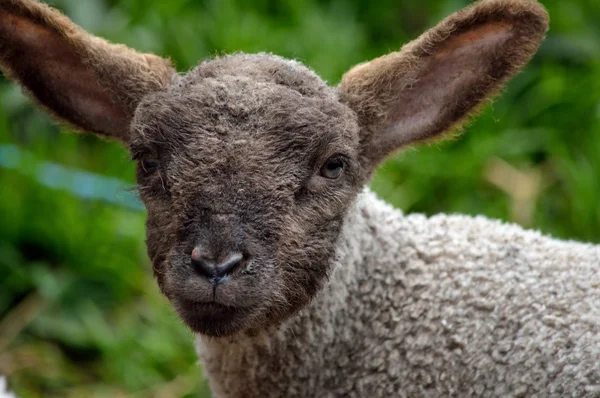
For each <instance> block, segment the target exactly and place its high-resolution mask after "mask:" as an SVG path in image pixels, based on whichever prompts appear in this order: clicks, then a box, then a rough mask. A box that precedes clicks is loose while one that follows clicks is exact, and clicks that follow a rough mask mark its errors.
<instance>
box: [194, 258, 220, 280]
mask: <svg viewBox="0 0 600 398" xmlns="http://www.w3.org/2000/svg"><path fill="white" fill-rule="evenodd" d="M192 268H194V270H195V271H196V273H198V274H199V275H202V276H205V277H207V278H211V277H214V276H215V267H214V266H213V265H212V264H211V263H210V262H208V261H206V260H204V259H203V258H201V257H194V256H192Z"/></svg>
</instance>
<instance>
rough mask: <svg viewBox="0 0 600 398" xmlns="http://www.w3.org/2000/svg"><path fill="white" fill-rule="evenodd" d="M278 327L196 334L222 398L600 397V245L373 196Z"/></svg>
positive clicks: (364, 198) (366, 197)
mask: <svg viewBox="0 0 600 398" xmlns="http://www.w3.org/2000/svg"><path fill="white" fill-rule="evenodd" d="M338 254H339V255H338V261H337V265H336V268H335V271H334V273H333V275H331V278H330V281H329V284H328V285H327V287H326V288H325V289H324V290H323V291H322V292H321V293H320V294H319V296H318V297H317V298H316V299H315V300H314V301H313V303H312V304H311V305H310V307H308V308H306V309H304V310H302V311H301V312H300V313H299V314H297V316H295V317H294V318H292V319H291V320H289V321H288V322H287V323H286V324H285V325H284V326H282V327H280V328H279V329H278V330H271V331H267V332H264V333H263V334H261V335H259V336H236V337H232V338H230V339H209V338H206V337H198V340H197V348H198V352H199V354H200V357H201V358H202V360H203V362H204V363H205V371H206V373H207V376H209V377H210V379H211V386H212V388H213V390H214V392H215V393H216V396H217V397H220V398H230V397H391V396H395V397H396V396H398V397H448V396H456V397H468V396H472V397H498V396H514V397H536V396H537V397H596V396H600V273H599V272H598V270H599V269H600V247H598V246H594V245H589V244H581V243H576V242H567V241H559V240H555V239H552V238H549V237H545V236H543V235H541V234H540V233H538V232H534V231H526V230H523V229H522V228H520V227H518V226H516V225H510V224H504V223H501V222H499V221H493V220H489V219H486V218H484V217H475V218H473V217H468V216H462V215H436V216H434V217H431V218H427V217H425V216H423V215H418V214H414V215H403V214H402V213H401V212H400V211H398V210H395V209H393V208H392V207H391V206H390V205H388V204H386V203H384V202H382V201H381V200H379V199H377V198H376V197H375V195H374V194H373V193H370V192H368V191H367V192H365V193H364V194H362V195H361V196H360V197H359V199H358V201H357V203H356V205H355V207H354V208H353V210H352V211H351V212H350V214H349V215H348V217H347V218H346V221H345V226H344V233H343V235H342V237H341V238H340V240H339V242H338Z"/></svg>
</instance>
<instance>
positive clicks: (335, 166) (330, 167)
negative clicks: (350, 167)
mask: <svg viewBox="0 0 600 398" xmlns="http://www.w3.org/2000/svg"><path fill="white" fill-rule="evenodd" d="M343 171H344V160H343V159H342V158H341V157H339V156H332V157H330V158H329V159H328V160H327V162H325V164H324V165H323V166H322V167H321V176H323V177H325V178H329V179H330V180H337V179H338V178H340V176H341V175H342V172H343Z"/></svg>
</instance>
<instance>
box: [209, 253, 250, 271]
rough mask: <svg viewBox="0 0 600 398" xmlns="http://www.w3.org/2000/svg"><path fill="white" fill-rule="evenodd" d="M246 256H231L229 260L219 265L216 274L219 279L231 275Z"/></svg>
mask: <svg viewBox="0 0 600 398" xmlns="http://www.w3.org/2000/svg"><path fill="white" fill-rule="evenodd" d="M243 258H244V256H243V255H242V254H241V253H234V254H231V255H230V256H229V257H227V259H226V260H225V261H224V262H222V263H221V264H219V265H217V267H216V268H217V270H216V274H217V276H218V277H222V276H225V275H227V274H229V273H231V272H232V271H233V270H234V268H235V267H236V266H237V265H238V264H239V263H241V262H242V259H243Z"/></svg>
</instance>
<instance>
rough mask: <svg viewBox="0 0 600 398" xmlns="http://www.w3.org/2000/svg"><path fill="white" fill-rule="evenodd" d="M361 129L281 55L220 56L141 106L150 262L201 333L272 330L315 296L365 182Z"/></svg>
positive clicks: (135, 147)
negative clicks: (249, 73) (259, 73)
mask: <svg viewBox="0 0 600 398" xmlns="http://www.w3.org/2000/svg"><path fill="white" fill-rule="evenodd" d="M244 70H264V71H265V73H264V76H257V75H256V74H254V75H253V76H247V75H245V74H244ZM358 130H359V129H358V124H357V122H356V118H355V116H353V113H352V112H351V111H350V109H348V108H347V107H346V106H344V105H343V104H341V103H340V102H339V101H338V100H337V98H336V93H335V91H334V90H333V89H330V88H328V87H327V86H326V85H325V83H323V82H322V81H321V80H320V79H319V78H318V77H316V76H315V75H314V74H313V73H312V72H310V71H309V70H308V69H306V68H305V67H302V66H300V65H298V64H295V63H293V62H292V61H285V60H283V59H280V58H276V57H273V56H267V55H255V56H246V55H244V56H241V55H238V56H230V57H225V58H222V59H217V60H213V61H209V62H207V63H204V64H202V65H201V66H200V67H199V68H198V69H196V70H194V71H192V72H191V73H190V74H189V75H188V76H186V77H184V78H183V79H182V80H181V81H179V82H178V83H177V84H176V85H174V86H173V87H172V88H171V89H170V90H169V91H168V92H164V93H158V94H154V95H151V96H149V97H147V98H146V99H145V100H144V101H143V102H142V103H141V104H140V106H139V108H138V111H137V114H136V118H135V122H134V131H135V133H134V135H133V137H132V143H131V150H132V153H133V154H134V157H135V158H136V159H138V182H139V188H140V193H141V196H142V199H143V200H144V202H145V204H146V206H147V208H148V222H147V227H148V228H147V244H148V249H149V254H150V257H151V259H152V261H153V264H154V269H155V273H156V276H157V278H158V282H159V285H160V287H161V289H162V291H163V292H164V293H165V295H166V296H167V297H168V298H169V300H170V301H171V302H172V304H173V305H174V307H175V308H176V309H177V311H178V313H179V314H180V316H181V317H182V318H183V319H184V321H185V322H186V323H187V324H188V325H189V326H190V327H191V328H192V329H193V330H194V331H196V332H199V333H202V334H207V335H212V336H222V335H228V334H231V333H235V332H237V331H239V330H241V329H257V328H260V327H264V326H266V325H268V324H272V323H275V322H280V321H281V320H282V319H283V318H285V317H287V316H289V315H290V314H292V313H293V312H294V311H296V310H298V309H300V308H302V306H303V305H304V304H305V303H306V302H307V301H308V300H309V299H310V298H311V297H312V296H313V295H314V294H315V292H316V291H317V290H318V288H319V286H320V285H321V283H322V281H323V280H324V278H325V276H326V275H327V273H328V271H329V266H330V263H331V261H332V259H333V257H334V254H335V253H334V244H335V241H336V237H337V235H338V233H339V230H340V226H341V223H342V219H343V217H344V215H345V213H346V210H347V209H348V207H349V205H350V204H351V202H352V200H353V199H354V197H355V195H356V193H357V191H358V189H359V188H360V186H361V185H362V184H361V182H362V180H363V177H361V173H362V171H361V166H360V164H359V161H358Z"/></svg>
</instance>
